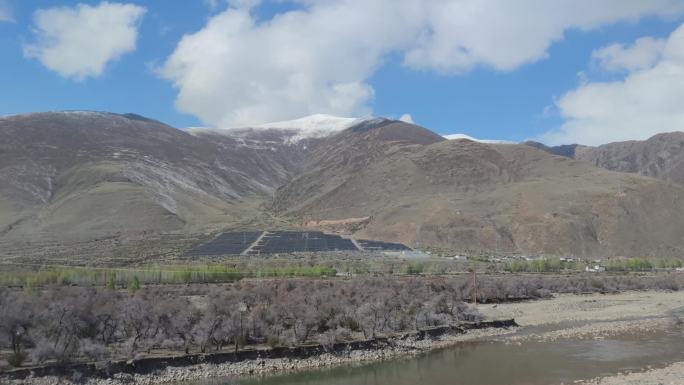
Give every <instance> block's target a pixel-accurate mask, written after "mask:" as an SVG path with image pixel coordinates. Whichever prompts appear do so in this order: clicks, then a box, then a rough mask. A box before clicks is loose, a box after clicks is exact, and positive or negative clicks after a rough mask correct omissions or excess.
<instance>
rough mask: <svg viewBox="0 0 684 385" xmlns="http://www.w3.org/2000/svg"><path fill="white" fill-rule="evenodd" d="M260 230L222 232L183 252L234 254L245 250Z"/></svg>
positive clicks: (194, 254)
mask: <svg viewBox="0 0 684 385" xmlns="http://www.w3.org/2000/svg"><path fill="white" fill-rule="evenodd" d="M261 233H262V232H261V231H235V232H230V233H223V234H221V235H219V236H218V237H216V239H214V240H213V241H210V242H208V243H205V244H203V245H200V246H197V247H195V248H193V249H191V250H189V251H187V252H186V253H185V255H186V256H200V255H234V254H240V253H242V252H243V251H245V250H246V249H247V248H248V247H249V246H250V245H251V244H252V243H254V241H256V240H257V239H258V238H259V236H260V235H261Z"/></svg>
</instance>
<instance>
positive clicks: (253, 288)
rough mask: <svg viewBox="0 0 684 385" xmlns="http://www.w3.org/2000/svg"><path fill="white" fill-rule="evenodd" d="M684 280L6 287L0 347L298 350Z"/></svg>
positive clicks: (49, 356) (24, 350)
mask: <svg viewBox="0 0 684 385" xmlns="http://www.w3.org/2000/svg"><path fill="white" fill-rule="evenodd" d="M682 283H683V282H682V276H681V275H680V274H658V275H652V276H603V275H601V276H592V275H572V276H554V277H551V276H539V275H537V276H516V275H505V276H494V275H484V276H480V277H478V278H477V280H473V279H472V277H470V276H462V277H375V278H352V279H324V278H319V279H288V280H282V279H254V280H244V281H239V282H235V283H230V284H219V285H189V286H174V285H169V286H158V287H144V286H143V287H141V284H140V282H139V281H138V280H133V281H132V282H130V283H129V285H128V289H127V290H122V289H117V288H116V287H113V286H109V287H78V286H49V287H43V288H40V289H29V290H17V289H5V290H4V291H3V292H2V293H1V295H0V308H1V309H3V311H2V312H0V343H1V344H2V348H3V358H4V361H6V364H5V365H6V366H7V365H11V366H22V365H25V364H28V363H29V362H30V363H31V364H34V365H38V364H45V363H49V364H55V365H63V364H68V363H71V362H74V361H106V360H111V359H120V358H139V357H143V356H145V355H150V354H169V353H173V352H177V353H185V354H188V353H190V352H202V353H208V352H212V351H221V350H224V349H234V350H239V349H241V348H243V347H246V346H252V347H255V346H261V347H275V346H296V345H301V344H307V343H314V344H320V345H323V346H326V345H331V344H333V343H336V342H344V341H353V340H361V339H371V338H375V337H376V336H377V335H386V336H387V335H395V334H397V333H403V332H408V331H415V330H421V329H425V328H429V327H435V326H444V325H457V324H458V323H460V322H463V321H478V320H480V319H482V316H481V315H480V314H479V313H478V312H477V311H476V310H475V309H474V308H472V307H470V306H469V305H467V304H466V303H465V302H464V301H466V300H468V299H470V298H472V296H473V294H474V293H475V292H476V293H477V299H478V301H479V302H505V301H511V300H519V299H535V298H545V297H549V296H551V294H552V293H587V292H604V293H605V292H617V291H624V290H668V291H676V290H679V288H680V287H681V285H682Z"/></svg>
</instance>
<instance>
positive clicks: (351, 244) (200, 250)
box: [184, 231, 411, 256]
mask: <svg viewBox="0 0 684 385" xmlns="http://www.w3.org/2000/svg"><path fill="white" fill-rule="evenodd" d="M404 250H411V249H410V248H409V247H408V246H406V245H403V244H400V243H391V242H381V241H373V240H359V241H356V242H355V241H353V240H352V239H350V238H344V237H341V236H339V235H335V234H326V233H323V232H321V231H234V232H226V233H223V234H221V235H219V236H218V237H216V238H215V239H214V240H212V241H209V242H207V243H205V244H202V245H199V246H197V247H195V248H193V249H191V250H189V251H187V252H186V253H185V254H184V255H185V256H218V255H239V254H242V255H262V254H280V253H297V252H309V253H311V252H329V251H404Z"/></svg>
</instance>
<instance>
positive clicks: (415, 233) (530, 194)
mask: <svg viewBox="0 0 684 385" xmlns="http://www.w3.org/2000/svg"><path fill="white" fill-rule="evenodd" d="M344 134H345V135H351V136H353V135H354V134H353V133H352V132H351V131H350V130H347V132H345V133H344ZM386 134H389V133H388V132H387V133H386ZM364 135H366V136H368V135H369V133H365V134H364ZM332 139H333V138H331V140H332ZM371 139H372V138H371ZM347 141H348V142H353V139H348V140H347ZM371 142H373V143H370V142H368V141H366V142H365V146H366V147H367V148H377V149H379V150H382V156H372V155H369V156H368V157H365V158H363V157H360V155H359V158H356V159H355V160H354V162H353V164H354V165H356V167H350V166H348V164H349V159H347V158H345V157H343V156H334V157H331V158H329V159H327V163H325V164H323V163H321V164H320V165H309V167H311V169H310V170H309V171H308V172H305V173H304V174H302V175H303V176H300V177H297V178H295V179H294V180H293V181H292V182H290V183H289V184H287V185H286V186H284V187H283V188H281V189H279V190H278V192H277V194H276V199H275V206H276V207H277V208H278V209H280V210H281V211H282V212H283V213H285V214H287V215H290V216H293V217H295V218H299V220H301V221H302V222H304V223H307V222H309V221H320V220H342V219H345V218H359V217H370V220H369V221H368V222H367V223H365V224H364V226H363V228H361V229H360V230H357V231H356V235H357V236H361V237H369V238H378V239H385V240H389V241H400V242H407V243H409V244H412V245H430V246H438V247H448V248H454V249H461V250H491V251H500V252H526V253H551V254H564V255H567V254H571V255H585V256H589V255H591V256H593V255H679V253H681V252H682V251H683V250H684V239H682V237H681V231H680V229H681V228H682V226H684V209H682V208H684V205H682V203H684V194H683V192H682V190H681V189H680V188H678V187H674V186H671V185H668V184H666V183H663V182H659V181H656V180H654V179H651V178H645V177H640V176H637V175H630V174H621V173H614V172H609V171H605V170H600V169H597V168H594V167H592V166H590V165H589V164H587V163H585V162H579V161H575V160H571V159H567V158H564V157H559V156H553V155H550V154H548V153H546V152H544V151H540V150H537V149H534V148H532V147H529V146H525V145H491V144H482V143H475V142H471V141H467V140H453V141H437V140H435V141H434V142H433V143H431V144H430V143H429V141H428V142H425V143H423V144H405V145H399V144H392V145H390V144H387V143H384V142H382V141H373V140H371ZM377 142H379V143H377ZM390 143H391V142H390ZM331 147H332V145H331ZM319 150H320V151H323V148H320V149H319ZM335 151H337V152H338V153H341V154H345V153H356V152H355V149H354V147H352V148H347V147H346V146H345V145H344V144H343V143H340V142H339V141H338V145H337V148H336V149H335ZM326 169H331V170H335V171H334V172H332V174H334V175H335V178H334V179H331V178H327V177H326V175H328V173H330V172H329V171H327V170H326Z"/></svg>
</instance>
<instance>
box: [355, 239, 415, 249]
mask: <svg viewBox="0 0 684 385" xmlns="http://www.w3.org/2000/svg"><path fill="white" fill-rule="evenodd" d="M356 242H357V243H358V244H359V245H361V247H362V248H363V249H364V250H365V251H403V250H411V249H410V248H409V247H407V246H406V245H402V244H401V243H392V242H380V241H370V240H367V239H359V240H357V241H356Z"/></svg>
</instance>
